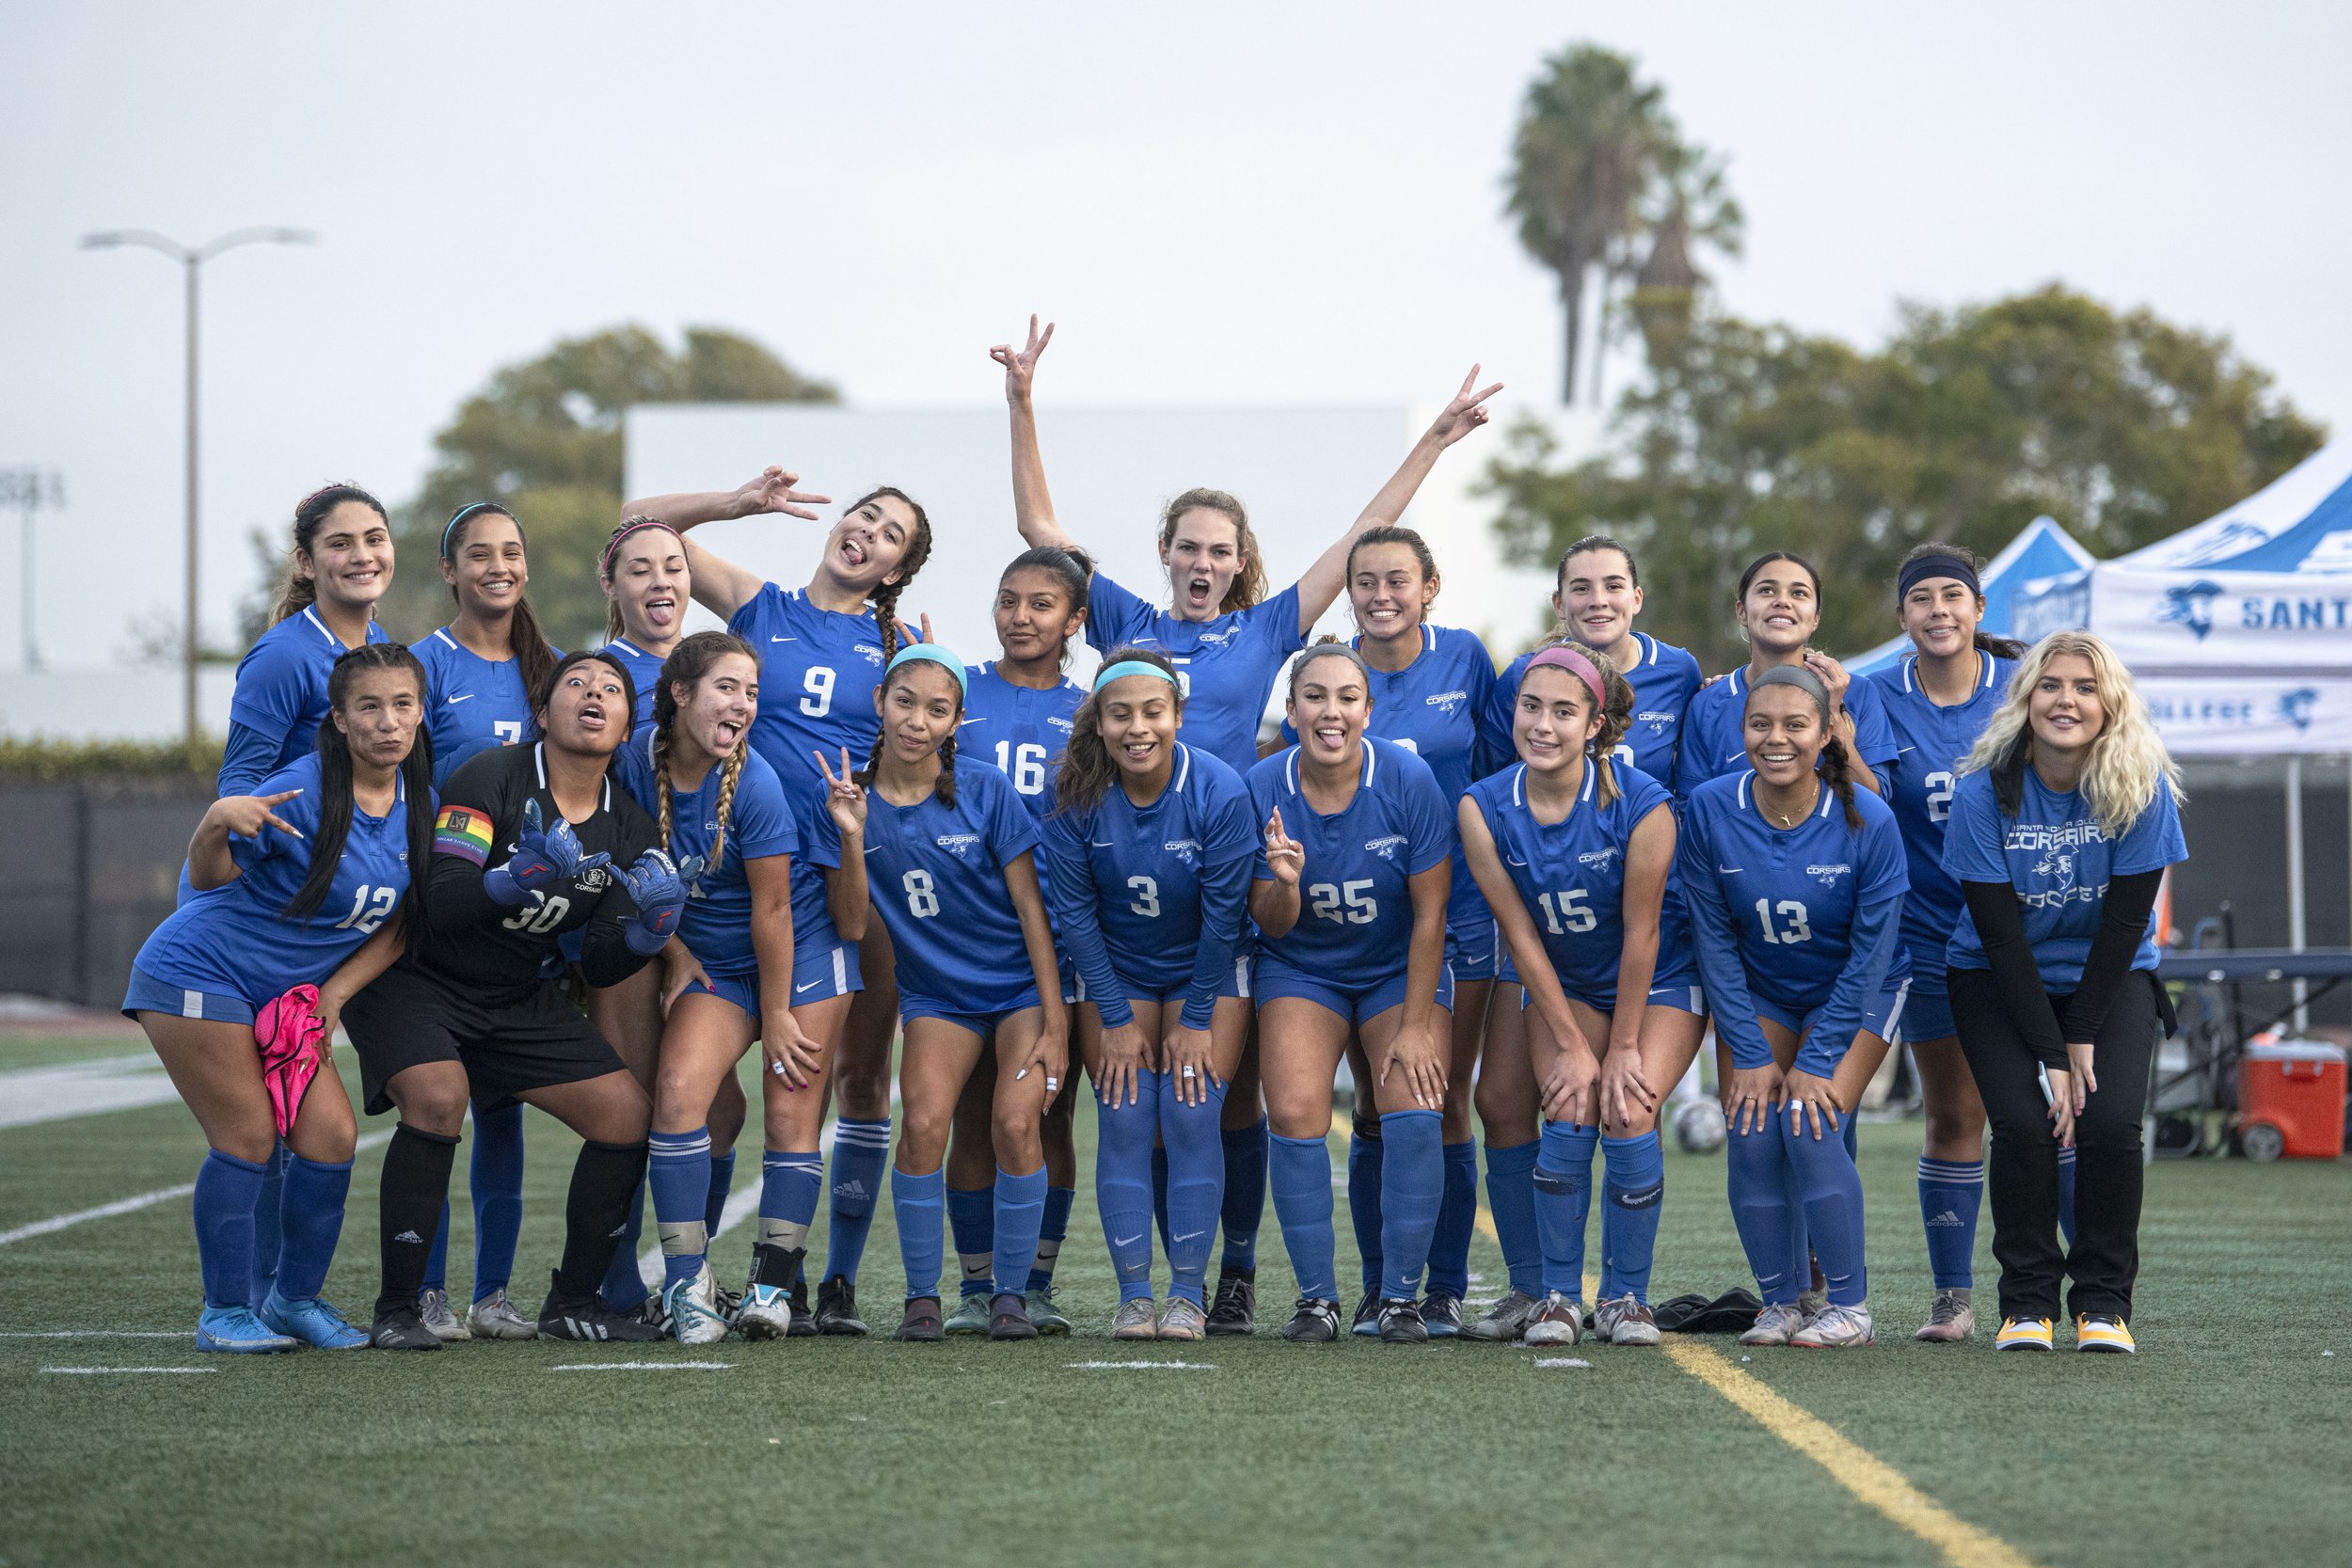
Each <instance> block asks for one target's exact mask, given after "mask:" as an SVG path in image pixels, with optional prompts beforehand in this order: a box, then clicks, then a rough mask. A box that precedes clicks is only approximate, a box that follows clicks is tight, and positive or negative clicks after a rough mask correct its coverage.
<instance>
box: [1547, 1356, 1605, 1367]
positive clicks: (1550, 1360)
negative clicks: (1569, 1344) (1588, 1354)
mask: <svg viewBox="0 0 2352 1568" xmlns="http://www.w3.org/2000/svg"><path fill="white" fill-rule="evenodd" d="M1535 1365H1537V1366H1538V1367H1589V1366H1591V1365H1592V1363H1591V1362H1590V1361H1582V1360H1579V1359H1578V1358H1577V1357H1575V1356H1573V1355H1539V1356H1537V1357H1536V1358H1535Z"/></svg>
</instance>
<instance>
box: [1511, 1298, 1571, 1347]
mask: <svg viewBox="0 0 2352 1568" xmlns="http://www.w3.org/2000/svg"><path fill="white" fill-rule="evenodd" d="M1521 1338H1523V1339H1524V1340H1525V1341H1526V1342H1527V1343H1528V1344H1531V1345H1573V1344H1575V1343H1576V1342H1577V1341H1578V1340H1579V1339H1581V1338H1584V1304H1583V1303H1582V1302H1581V1301H1579V1300H1577V1299H1576V1298H1575V1297H1574V1296H1572V1295H1570V1294H1568V1293H1567V1292H1566V1291H1545V1292H1544V1299H1543V1300H1542V1301H1540V1302H1538V1303H1536V1304H1535V1310H1534V1313H1532V1314H1531V1315H1530V1316H1529V1318H1528V1320H1527V1328H1526V1330H1525V1332H1524V1333H1523V1334H1522V1335H1521Z"/></svg>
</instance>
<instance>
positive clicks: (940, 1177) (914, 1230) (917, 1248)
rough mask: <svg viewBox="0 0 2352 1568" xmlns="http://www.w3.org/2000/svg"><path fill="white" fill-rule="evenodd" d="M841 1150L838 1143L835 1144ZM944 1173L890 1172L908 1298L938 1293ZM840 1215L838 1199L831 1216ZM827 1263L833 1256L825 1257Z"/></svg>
mask: <svg viewBox="0 0 2352 1568" xmlns="http://www.w3.org/2000/svg"><path fill="white" fill-rule="evenodd" d="M834 1154H835V1156H836V1157H837V1156H838V1155H839V1154H840V1146H839V1145H838V1144H836V1145H834ZM840 1168H841V1167H840V1165H839V1164H837V1163H836V1164H835V1165H834V1173H835V1174H834V1185H835V1186H836V1187H837V1186H839V1184H840V1178H839V1172H840ZM946 1191H947V1173H946V1172H945V1171H937V1170H935V1171H933V1172H931V1173H930V1175H929V1176H909V1175H908V1174H907V1173H906V1172H905V1171H902V1170H894V1171H892V1172H891V1173H890V1209H891V1212H892V1214H893V1215H894V1216H895V1217H896V1218H897V1219H898V1262H899V1266H900V1267H901V1268H902V1269H903V1270H904V1271H905V1273H906V1276H907V1300H909V1301H913V1300H914V1298H915V1297H917V1296H936V1295H938V1294H939V1255H940V1246H941V1243H942V1242H943V1240H944V1238H943V1236H942V1235H941V1231H942V1229H943V1228H944V1227H943V1226H942V1223H941V1222H942V1219H943V1218H944V1215H943V1213H942V1211H943V1210H945V1209H946V1206H947V1201H946V1196H945V1195H946ZM840 1217H841V1210H840V1205H839V1201H838V1199H836V1200H835V1203H834V1220H835V1221H836V1222H838V1221H839V1219H840ZM826 1261H827V1264H828V1265H829V1266H830V1264H831V1262H832V1259H826Z"/></svg>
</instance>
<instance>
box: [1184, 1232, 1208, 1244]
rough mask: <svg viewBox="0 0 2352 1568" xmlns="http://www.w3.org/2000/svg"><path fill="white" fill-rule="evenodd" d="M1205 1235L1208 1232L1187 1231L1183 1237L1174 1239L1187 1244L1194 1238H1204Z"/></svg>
mask: <svg viewBox="0 0 2352 1568" xmlns="http://www.w3.org/2000/svg"><path fill="white" fill-rule="evenodd" d="M1207 1234H1208V1232H1207V1231H1205V1230H1187V1231H1185V1232H1184V1234H1183V1235H1181V1236H1179V1237H1177V1238H1176V1239H1177V1240H1178V1241H1179V1242H1189V1241H1193V1240H1195V1239H1196V1238H1199V1237H1201V1236H1205V1235H1207Z"/></svg>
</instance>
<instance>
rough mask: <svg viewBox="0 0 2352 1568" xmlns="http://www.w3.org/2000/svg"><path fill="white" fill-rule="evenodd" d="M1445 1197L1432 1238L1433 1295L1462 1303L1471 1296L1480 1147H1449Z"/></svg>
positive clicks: (1473, 1144) (1468, 1144)
mask: <svg viewBox="0 0 2352 1568" xmlns="http://www.w3.org/2000/svg"><path fill="white" fill-rule="evenodd" d="M1444 1159H1445V1196H1444V1197H1442V1198H1441V1199H1439V1200H1438V1228H1437V1232H1436V1234H1434V1235H1432V1236H1431V1237H1430V1238H1429V1291H1430V1293H1431V1294H1432V1295H1438V1294H1444V1295H1449V1296H1452V1297H1453V1298H1454V1300H1456V1301H1460V1300H1461V1299H1462V1298H1463V1297H1465V1296H1467V1295H1469V1294H1470V1231H1471V1229H1472V1228H1473V1227H1476V1226H1477V1224H1478V1145H1477V1143H1476V1141H1475V1140H1472V1139H1468V1138H1466V1139H1464V1140H1463V1141H1462V1142H1460V1143H1458V1144H1447V1145H1446V1146H1445V1156H1444Z"/></svg>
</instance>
